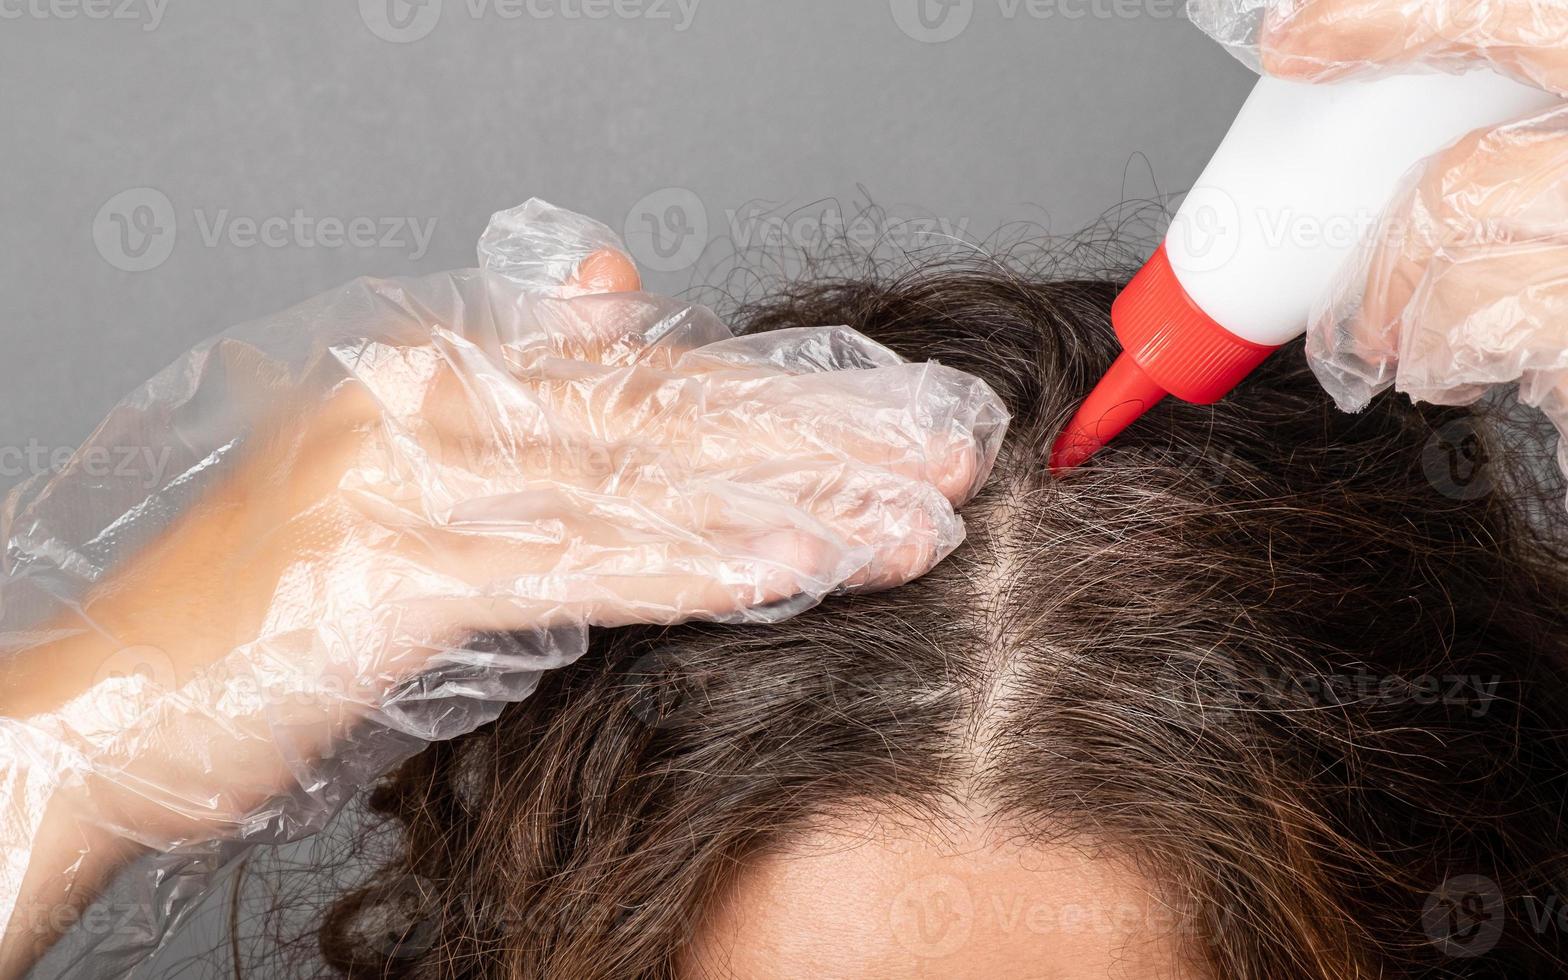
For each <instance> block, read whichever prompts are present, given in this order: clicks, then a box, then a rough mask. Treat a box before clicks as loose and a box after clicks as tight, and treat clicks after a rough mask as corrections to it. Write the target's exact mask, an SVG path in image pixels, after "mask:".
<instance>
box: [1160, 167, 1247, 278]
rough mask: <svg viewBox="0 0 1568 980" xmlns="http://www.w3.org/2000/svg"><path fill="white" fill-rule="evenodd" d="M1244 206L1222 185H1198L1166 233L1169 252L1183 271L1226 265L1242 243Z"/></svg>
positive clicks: (1173, 265) (1203, 269)
mask: <svg viewBox="0 0 1568 980" xmlns="http://www.w3.org/2000/svg"><path fill="white" fill-rule="evenodd" d="M1241 234H1242V227H1241V208H1240V207H1239V206H1237V204H1236V199H1235V198H1233V197H1231V196H1230V195H1229V194H1228V193H1226V192H1225V191H1223V190H1221V189H1220V188H1218V187H1214V186H1211V185H1204V186H1202V187H1194V188H1193V189H1192V190H1191V191H1189V192H1188V193H1187V198H1186V200H1185V201H1183V202H1182V206H1181V210H1180V211H1179V212H1178V213H1177V215H1176V220H1175V221H1174V222H1172V223H1171V230H1170V233H1169V234H1168V235H1166V242H1167V243H1168V244H1167V246H1166V254H1167V256H1168V257H1169V258H1170V262H1171V266H1172V267H1174V268H1175V269H1177V270H1178V271H1181V272H1213V271H1214V270H1216V269H1221V268H1224V267H1225V265H1226V264H1227V263H1229V262H1230V260H1231V259H1234V258H1235V257H1236V252H1237V250H1238V249H1239V247H1240V245H1241Z"/></svg>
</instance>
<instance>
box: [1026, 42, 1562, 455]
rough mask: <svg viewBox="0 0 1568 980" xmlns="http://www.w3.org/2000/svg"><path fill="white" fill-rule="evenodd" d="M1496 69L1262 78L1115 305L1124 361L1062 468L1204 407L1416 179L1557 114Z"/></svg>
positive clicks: (1068, 445) (1270, 346) (1316, 292)
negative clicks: (1176, 401)
mask: <svg viewBox="0 0 1568 980" xmlns="http://www.w3.org/2000/svg"><path fill="white" fill-rule="evenodd" d="M1556 101H1557V100H1556V97H1555V96H1552V95H1549V94H1547V93H1545V92H1542V91H1540V90H1539V89H1535V88H1531V87H1529V86H1526V85H1523V84H1520V83H1518V82H1514V81H1511V80H1509V79H1506V78H1503V77H1502V76H1500V75H1497V74H1494V73H1492V72H1489V71H1475V72H1470V73H1468V74H1464V75H1442V74H1425V75H1400V76H1394V77H1390V78H1383V79H1377V80H1374V81H1366V82H1342V83H1338V84H1331V85H1322V84H1317V85H1313V84H1307V83H1302V82H1291V81H1284V80H1281V79H1275V78H1264V79H1263V80H1262V81H1260V82H1259V83H1258V85H1257V87H1256V88H1255V89H1253V91H1252V94H1251V96H1249V97H1248V99H1247V102H1246V104H1245V105H1243V106H1242V109H1241V113H1240V115H1238V116H1237V117H1236V122H1235V124H1234V125H1233V126H1232V127H1231V129H1230V133H1229V134H1228V135H1227V136H1226V137H1225V141H1224V142H1223V143H1222V144H1221V145H1220V148H1219V151H1218V152H1217V153H1216V154H1215V156H1214V159H1213V160H1212V161H1211V162H1210V163H1209V166H1208V168H1207V169H1206V170H1204V172H1203V175H1202V176H1201V177H1199V178H1198V182H1197V184H1196V185H1195V186H1194V188H1193V190H1192V191H1191V193H1189V194H1188V195H1187V198H1186V200H1185V202H1184V203H1183V204H1182V206H1181V208H1180V209H1179V210H1178V211H1177V213H1176V216H1175V218H1174V220H1173V221H1172V223H1171V228H1170V231H1169V232H1168V233H1167V235H1166V238H1165V241H1164V244H1162V245H1161V246H1160V248H1159V249H1158V250H1156V251H1155V253H1154V257H1153V258H1152V259H1150V260H1149V262H1148V264H1147V265H1145V266H1144V267H1143V268H1142V269H1141V270H1140V271H1139V272H1138V274H1137V275H1136V276H1134V277H1133V279H1132V281H1131V282H1130V283H1128V285H1127V288H1126V289H1125V290H1123V291H1122V293H1121V295H1120V296H1118V297H1117V299H1116V302H1115V304H1114V305H1113V307H1112V309H1111V322H1112V325H1113V326H1114V327H1115V330H1116V336H1117V339H1118V340H1120V341H1121V345H1122V349H1123V353H1122V354H1121V356H1120V357H1118V358H1117V360H1116V362H1115V364H1113V365H1112V367H1111V369H1110V370H1109V371H1108V372H1107V373H1106V375H1105V378H1104V379H1103V380H1102V381H1101V382H1100V384H1099V386H1098V387H1096V388H1095V389H1094V391H1093V392H1092V393H1091V394H1090V395H1089V397H1088V399H1087V400H1086V401H1085V402H1084V404H1083V407H1082V408H1081V409H1079V411H1078V414H1077V415H1076V416H1074V418H1073V420H1072V422H1071V423H1070V424H1069V425H1068V426H1067V428H1066V429H1065V430H1064V431H1063V433H1062V435H1061V437H1060V438H1059V439H1058V441H1057V443H1056V446H1055V448H1054V450H1053V452H1052V457H1051V469H1052V471H1053V472H1056V473H1060V472H1063V471H1065V470H1068V469H1071V468H1073V467H1075V466H1078V465H1079V464H1080V463H1082V462H1084V461H1085V460H1087V459H1088V458H1089V457H1090V456H1092V455H1094V453H1095V452H1097V451H1098V450H1099V449H1100V447H1102V446H1104V445H1105V444H1106V443H1107V442H1109V441H1110V440H1111V439H1112V438H1114V437H1115V436H1116V435H1117V433H1119V432H1121V431H1122V429H1124V428H1126V427H1127V426H1128V425H1129V424H1131V423H1132V422H1133V421H1134V420H1136V419H1137V418H1138V417H1139V416H1141V415H1142V414H1143V413H1144V412H1146V411H1148V410H1149V409H1150V408H1152V407H1154V405H1155V404H1156V403H1158V402H1159V401H1160V400H1161V399H1163V398H1164V397H1165V396H1166V395H1175V396H1176V397H1177V398H1180V399H1182V400H1183V401H1187V402H1193V403H1196V404H1205V405H1206V404H1209V403H1211V402H1215V401H1218V400H1219V399H1221V398H1223V397H1224V396H1225V395H1226V394H1227V393H1228V392H1229V391H1230V390H1231V389H1232V388H1234V387H1235V386H1236V385H1237V384H1239V383H1240V382H1241V380H1242V379H1243V378H1245V377H1246V376H1247V375H1248V374H1250V373H1251V372H1252V371H1253V370H1254V369H1255V368H1256V367H1257V366H1258V365H1260V364H1262V363H1263V361H1264V360H1266V359H1267V358H1268V356H1269V355H1270V354H1272V353H1273V352H1274V351H1275V350H1277V349H1279V348H1280V347H1281V346H1282V345H1284V344H1286V343H1288V342H1289V341H1291V340H1293V339H1295V338H1296V337H1299V336H1300V335H1301V334H1303V333H1305V332H1306V328H1307V321H1308V318H1309V316H1310V314H1311V307H1312V303H1313V301H1314V300H1316V299H1317V298H1318V297H1319V296H1321V295H1323V294H1324V293H1325V292H1326V291H1327V290H1328V288H1329V286H1330V285H1331V284H1332V280H1333V278H1334V275H1335V273H1336V272H1337V271H1338V270H1339V267H1340V266H1341V265H1342V264H1343V262H1344V261H1345V260H1346V258H1347V257H1348V256H1350V255H1351V254H1352V253H1353V252H1354V251H1355V249H1356V246H1357V245H1358V243H1359V242H1360V240H1361V238H1362V236H1363V234H1364V233H1366V232H1368V231H1370V230H1371V229H1373V228H1376V227H1377V221H1378V218H1379V217H1380V215H1381V213H1382V212H1383V210H1384V209H1385V208H1386V207H1387V205H1388V204H1389V202H1390V200H1391V198H1392V197H1393V195H1394V193H1395V191H1396V190H1397V188H1398V185H1399V181H1400V178H1401V177H1402V176H1403V175H1404V174H1405V173H1406V172H1407V171H1408V170H1410V168H1412V167H1413V166H1415V165H1416V164H1417V163H1419V162H1421V161H1422V160H1424V159H1425V158H1427V157H1429V156H1431V155H1432V154H1434V153H1436V152H1437V151H1439V150H1441V149H1442V148H1443V147H1445V146H1447V145H1448V144H1450V143H1452V142H1454V141H1455V140H1457V139H1458V138H1459V137H1461V136H1463V135H1464V134H1466V133H1468V132H1470V131H1471V130H1474V129H1477V128H1480V127H1482V126H1489V125H1495V124H1498V123H1501V122H1505V121H1507V120H1509V119H1511V118H1515V117H1518V116H1523V115H1526V114H1528V113H1531V112H1534V111H1538V110H1542V109H1545V108H1547V107H1549V106H1551V105H1554V104H1556Z"/></svg>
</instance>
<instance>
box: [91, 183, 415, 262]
mask: <svg viewBox="0 0 1568 980" xmlns="http://www.w3.org/2000/svg"><path fill="white" fill-rule="evenodd" d="M438 221H439V219H437V218H435V217H430V218H424V219H421V218H416V217H411V216H397V215H385V216H377V215H355V216H348V217H344V216H338V215H318V214H312V213H310V212H308V211H306V210H305V209H303V208H295V209H294V210H293V211H292V212H291V213H288V214H263V215H247V214H235V213H234V212H233V211H232V210H231V209H229V208H224V207H219V208H209V207H196V208H193V209H192V210H191V211H190V215H189V219H188V222H187V224H188V225H189V226H191V227H193V228H194V229H195V231H196V233H197V238H198V240H199V241H200V242H201V243H202V245H203V247H205V248H224V247H227V248H237V249H250V248H268V249H281V248H301V249H317V248H320V249H340V248H356V249H371V248H380V249H392V250H398V251H403V252H405V253H407V255H408V257H409V258H410V259H411V260H413V261H416V262H417V261H419V260H420V259H422V258H424V257H425V255H426V254H427V253H428V252H429V251H430V243H431V240H432V239H433V238H434V237H435V232H436V225H437V223H438ZM180 223H181V222H180V212H179V210H178V209H177V208H176V207H175V205H174V202H173V201H171V200H170V199H169V196H168V195H167V194H164V193H163V192H162V191H160V190H157V189H156V188H152V187H133V188H131V189H130V190H126V191H121V192H120V193H119V194H116V195H115V196H114V197H111V198H110V199H109V200H108V201H106V202H104V205H103V207H101V208H99V209H98V213H97V215H95V216H94V218H93V225H92V236H93V243H94V245H95V246H96V247H97V249H98V254H99V255H100V256H102V257H103V260H104V261H105V262H108V263H109V264H110V265H112V266H114V267H115V268H116V269H119V270H121V271H123V272H146V271H149V270H151V269H156V268H158V267H159V266H161V265H163V263H165V262H167V261H168V259H169V256H170V255H172V254H174V246H175V243H176V241H177V240H178V238H179V231H180Z"/></svg>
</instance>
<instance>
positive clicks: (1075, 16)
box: [888, 0, 1185, 44]
mask: <svg viewBox="0 0 1568 980" xmlns="http://www.w3.org/2000/svg"><path fill="white" fill-rule="evenodd" d="M978 5H979V4H978V3H977V0H888V6H889V8H890V9H891V10H892V13H893V22H894V23H895V24H897V25H898V29H899V30H901V31H903V32H904V34H905V35H907V36H908V37H910V38H912V39H914V40H916V41H920V42H922V43H924V44H942V43H943V42H946V41H951V40H953V39H954V38H956V37H958V36H959V35H960V34H962V33H964V31H966V30H968V29H969V25H970V24H971V23H972V22H973V21H974V17H975V10H976V7H977V6H978ZM989 5H991V6H995V8H996V12H997V14H999V15H1000V16H1001V18H1002V19H1003V20H1005V21H1015V20H1019V19H1021V18H1028V19H1030V20H1042V21H1043V20H1132V19H1135V18H1139V17H1147V18H1151V19H1155V20H1169V19H1171V18H1174V17H1177V16H1179V15H1180V14H1181V12H1182V10H1184V9H1185V0H990V3H989Z"/></svg>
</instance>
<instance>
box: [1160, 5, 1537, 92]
mask: <svg viewBox="0 0 1568 980" xmlns="http://www.w3.org/2000/svg"><path fill="white" fill-rule="evenodd" d="M1187 14H1188V16H1189V17H1190V18H1191V19H1192V21H1193V23H1195V24H1197V25H1198V27H1200V28H1202V29H1203V30H1204V31H1205V32H1206V33H1208V34H1209V35H1210V36H1211V37H1213V38H1214V39H1215V40H1217V41H1219V42H1220V43H1221V44H1223V45H1224V46H1225V47H1226V48H1227V49H1229V50H1230V51H1231V52H1232V53H1233V54H1235V55H1236V56H1237V57H1238V58H1240V59H1241V60H1242V61H1243V62H1245V63H1246V64H1248V65H1249V66H1251V67H1252V68H1253V69H1255V70H1262V71H1266V72H1267V73H1268V74H1271V75H1279V76H1282V77H1286V78H1295V79H1300V80H1303V81H1331V80H1336V79H1342V78H1351V77H1370V76H1376V75H1381V74H1388V73H1393V72H1405V71H1409V70H1411V69H1412V68H1416V67H1424V68H1431V69H1436V70H1440V71H1468V70H1470V69H1472V68H1475V67H1477V66H1478V65H1486V66H1490V67H1492V68H1493V69H1495V70H1497V71H1499V72H1501V73H1503V74H1505V75H1510V76H1512V77H1514V78H1517V79H1519V80H1521V81H1524V82H1528V83H1530V84H1533V85H1537V86H1539V87H1541V88H1544V89H1546V90H1548V91H1552V92H1557V93H1559V94H1568V4H1564V3H1563V2H1562V0H1188V3H1187Z"/></svg>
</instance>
